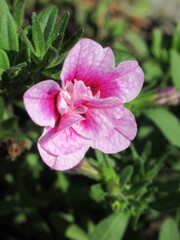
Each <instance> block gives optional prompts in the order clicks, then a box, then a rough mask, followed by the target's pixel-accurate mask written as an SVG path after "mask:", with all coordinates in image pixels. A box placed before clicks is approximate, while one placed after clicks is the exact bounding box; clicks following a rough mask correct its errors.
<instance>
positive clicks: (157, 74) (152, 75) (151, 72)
mask: <svg viewBox="0 0 180 240" xmlns="http://www.w3.org/2000/svg"><path fill="white" fill-rule="evenodd" d="M143 70H144V72H145V74H144V76H145V81H146V82H152V81H156V80H157V79H160V78H162V76H163V71H162V69H161V66H160V65H159V64H158V63H157V62H156V61H154V60H150V61H148V62H145V63H144V64H143Z"/></svg>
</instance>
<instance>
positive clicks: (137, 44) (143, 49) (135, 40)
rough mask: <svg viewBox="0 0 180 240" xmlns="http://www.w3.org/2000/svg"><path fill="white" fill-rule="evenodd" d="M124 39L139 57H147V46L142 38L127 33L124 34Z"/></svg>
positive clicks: (132, 33)
mask: <svg viewBox="0 0 180 240" xmlns="http://www.w3.org/2000/svg"><path fill="white" fill-rule="evenodd" d="M125 38H126V40H127V41H128V42H129V43H130V44H131V45H132V47H133V48H134V49H135V51H136V52H137V54H138V55H139V56H140V57H142V58H145V57H146V56H148V54H149V51H148V46H147V44H146V42H145V41H144V40H143V38H142V37H140V36H139V35H138V34H136V33H134V32H132V31H128V32H126V34H125Z"/></svg>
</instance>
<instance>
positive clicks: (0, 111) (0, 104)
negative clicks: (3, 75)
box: [0, 97, 5, 121]
mask: <svg viewBox="0 0 180 240" xmlns="http://www.w3.org/2000/svg"><path fill="white" fill-rule="evenodd" d="M4 107H5V105H4V99H3V97H0V121H1V120H2V117H3V113H4Z"/></svg>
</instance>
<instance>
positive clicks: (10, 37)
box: [0, 0, 19, 51]
mask: <svg viewBox="0 0 180 240" xmlns="http://www.w3.org/2000/svg"><path fill="white" fill-rule="evenodd" d="M0 16H1V20H0V33H1V34H0V48H2V49H4V50H9V51H18V49H19V44H18V36H17V33H16V26H15V23H14V20H13V17H12V15H11V13H10V11H9V8H8V5H7V3H6V1H5V0H1V1H0Z"/></svg>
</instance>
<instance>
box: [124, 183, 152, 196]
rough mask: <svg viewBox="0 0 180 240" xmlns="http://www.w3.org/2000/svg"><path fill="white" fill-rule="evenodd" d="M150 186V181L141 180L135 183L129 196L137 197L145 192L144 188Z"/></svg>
mask: <svg viewBox="0 0 180 240" xmlns="http://www.w3.org/2000/svg"><path fill="white" fill-rule="evenodd" d="M148 184H149V181H148V180H141V181H139V182H137V183H135V184H134V185H133V186H132V187H131V188H130V190H129V192H128V194H129V195H135V194H138V193H139V192H141V191H144V188H145V187H146V186H147V185H148Z"/></svg>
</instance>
